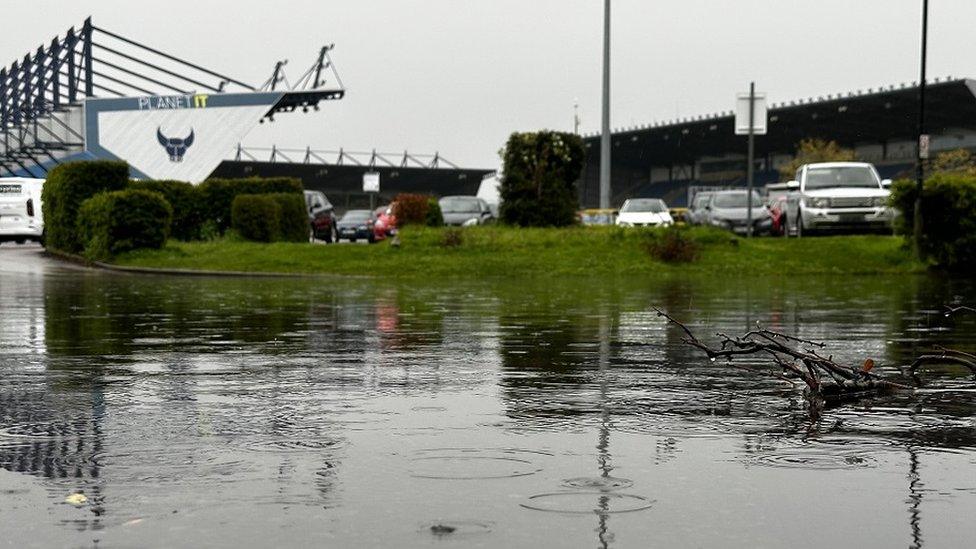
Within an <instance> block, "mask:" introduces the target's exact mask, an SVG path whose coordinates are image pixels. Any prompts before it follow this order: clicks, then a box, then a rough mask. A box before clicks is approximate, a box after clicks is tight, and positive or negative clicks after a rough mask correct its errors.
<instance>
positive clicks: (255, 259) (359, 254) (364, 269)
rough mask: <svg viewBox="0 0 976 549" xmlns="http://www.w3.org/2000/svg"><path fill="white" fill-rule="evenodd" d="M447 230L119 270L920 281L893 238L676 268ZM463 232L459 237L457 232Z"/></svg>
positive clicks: (203, 251) (726, 251)
mask: <svg viewBox="0 0 976 549" xmlns="http://www.w3.org/2000/svg"><path fill="white" fill-rule="evenodd" d="M449 231H450V230H449V229H428V228H408V229H406V230H404V231H402V233H401V236H400V240H401V245H400V246H399V247H394V246H391V245H390V243H389V242H388V241H387V242H383V243H380V244H376V245H373V246H365V245H354V246H350V245H345V244H343V245H339V246H322V245H310V244H295V243H273V244H259V243H254V242H240V241H234V240H230V239H228V240H218V241H214V242H190V243H186V242H170V243H168V244H167V246H166V247H165V248H163V249H161V250H138V251H135V252H130V253H126V254H124V255H121V256H118V257H117V258H115V260H114V261H113V263H114V264H117V265H122V266H131V267H150V268H164V269H191V270H208V271H245V272H275V273H296V274H297V273H304V274H336V275H359V276H377V277H387V278H411V277H412V278H417V277H483V276H496V277H518V276H593V275H600V276H614V275H616V276H621V275H622V276H636V275H653V274H669V273H674V274H682V273H696V272H698V273H712V274H715V275H723V276H724V275H749V274H763V275H787V276H789V275H801V274H830V273H833V274H885V273H915V272H922V271H924V270H925V266H924V265H922V264H920V263H918V262H916V261H914V260H912V258H911V254H910V252H909V251H908V250H906V249H905V247H904V244H903V242H904V241H903V240H902V239H901V238H896V237H892V236H830V237H819V238H803V239H792V238H791V239H786V238H756V239H751V240H747V239H744V238H737V237H734V236H732V235H730V234H728V233H725V232H721V231H718V230H714V229H705V228H695V229H690V230H688V231H687V233H686V234H687V235H688V236H689V237H690V238H691V239H692V240H694V242H696V243H697V244H698V246H699V247H700V254H699V257H698V260H697V261H695V262H693V263H686V264H668V263H664V262H661V261H658V260H656V259H654V258H652V257H651V255H650V254H649V253H648V252H647V251H646V243H647V242H648V240H649V239H650V238H651V236H650V235H651V234H653V231H648V230H634V229H621V228H616V227H574V228H568V229H516V228H510V227H501V226H489V227H472V228H467V229H463V230H460V234H461V237H460V241H461V242H460V244H459V245H457V246H448V245H446V244H445V242H446V240H445V239H446V238H447V236H448V232H449ZM455 231H457V230H455Z"/></svg>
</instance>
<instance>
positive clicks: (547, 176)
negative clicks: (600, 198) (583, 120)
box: [500, 131, 585, 227]
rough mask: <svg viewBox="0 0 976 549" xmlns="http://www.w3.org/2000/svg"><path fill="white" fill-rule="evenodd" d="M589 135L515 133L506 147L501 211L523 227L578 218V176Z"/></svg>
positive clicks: (566, 222) (506, 218) (504, 217)
mask: <svg viewBox="0 0 976 549" xmlns="http://www.w3.org/2000/svg"><path fill="white" fill-rule="evenodd" d="M584 158H585V149H584V147H583V140H582V139H581V138H580V137H579V136H578V135H575V134H571V133H562V132H552V131H542V132H538V133H514V134H512V136H511V137H510V138H509V140H508V144H506V146H505V150H504V152H503V160H504V168H503V170H504V173H505V176H504V177H503V178H502V183H501V188H500V194H501V199H502V205H501V211H500V216H501V218H502V220H503V221H504V222H506V223H509V224H512V225H519V226H523V227H549V226H555V227H562V226H566V225H572V224H573V223H575V222H576V210H577V209H578V208H579V197H578V193H577V191H576V181H577V180H578V179H579V177H580V173H581V172H582V170H583V161H584Z"/></svg>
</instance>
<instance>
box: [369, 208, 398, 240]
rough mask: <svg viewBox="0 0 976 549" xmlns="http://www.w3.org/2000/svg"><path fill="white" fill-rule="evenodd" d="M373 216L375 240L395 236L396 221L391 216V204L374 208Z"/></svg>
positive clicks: (393, 216)
mask: <svg viewBox="0 0 976 549" xmlns="http://www.w3.org/2000/svg"><path fill="white" fill-rule="evenodd" d="M373 215H374V216H376V224H375V225H374V226H373V227H374V229H375V231H374V232H375V233H376V238H377V240H382V239H384V238H386V237H389V236H395V235H396V234H397V219H396V215H394V214H393V204H388V205H386V206H380V207H379V208H376V210H374V211H373Z"/></svg>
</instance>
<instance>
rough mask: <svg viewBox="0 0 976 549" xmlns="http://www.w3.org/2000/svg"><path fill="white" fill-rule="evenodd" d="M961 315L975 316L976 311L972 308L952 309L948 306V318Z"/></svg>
mask: <svg viewBox="0 0 976 549" xmlns="http://www.w3.org/2000/svg"><path fill="white" fill-rule="evenodd" d="M959 313H973V314H976V309H974V308H972V307H966V306H961V307H952V306H949V305H946V316H955V315H957V314H959Z"/></svg>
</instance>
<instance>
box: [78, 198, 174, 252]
mask: <svg viewBox="0 0 976 549" xmlns="http://www.w3.org/2000/svg"><path fill="white" fill-rule="evenodd" d="M172 221H173V208H172V207H171V206H170V205H169V202H166V199H165V198H163V195H162V194H160V193H155V192H151V191H146V190H140V189H127V190H124V191H113V192H107V193H100V194H97V195H95V196H93V197H92V198H89V199H88V200H85V202H84V203H82V205H81V208H80V209H79V210H78V220H77V233H78V237H79V239H80V241H81V243H82V247H83V253H84V255H85V257H87V258H88V259H91V260H95V261H98V260H105V259H109V258H111V257H112V256H114V255H116V254H119V253H122V252H127V251H130V250H136V249H139V248H162V247H163V244H165V243H166V237H167V236H169V228H170V224H171V223H172Z"/></svg>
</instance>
